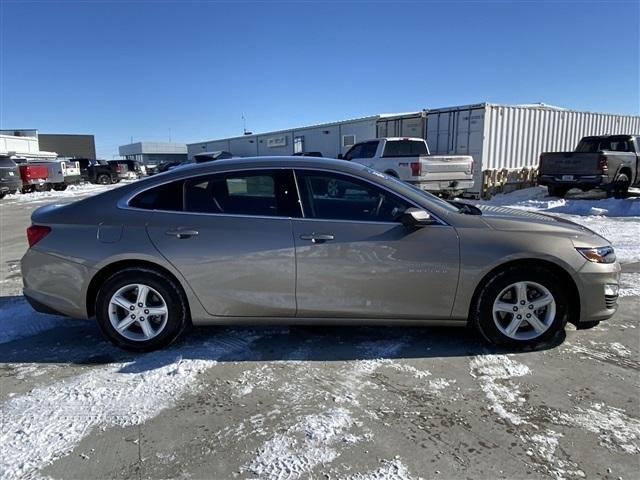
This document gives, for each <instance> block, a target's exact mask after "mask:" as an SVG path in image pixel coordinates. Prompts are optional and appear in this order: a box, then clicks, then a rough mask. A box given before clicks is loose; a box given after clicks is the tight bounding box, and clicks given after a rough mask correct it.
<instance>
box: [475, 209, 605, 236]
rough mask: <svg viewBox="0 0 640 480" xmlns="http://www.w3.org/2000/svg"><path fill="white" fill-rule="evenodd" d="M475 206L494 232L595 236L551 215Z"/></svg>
mask: <svg viewBox="0 0 640 480" xmlns="http://www.w3.org/2000/svg"><path fill="white" fill-rule="evenodd" d="M476 206H477V207H478V208H479V209H480V210H481V211H482V217H481V218H482V220H483V221H484V223H485V224H487V226H489V227H490V228H493V229H494V230H503V231H520V232H527V231H529V232H542V233H544V232H548V233H560V234H564V235H572V234H573V235H577V236H582V235H597V234H596V233H594V232H593V231H591V230H589V229H588V228H586V227H583V226H582V225H578V224H577V223H574V222H571V221H569V220H565V219H564V218H560V217H556V216H552V215H545V214H543V213H537V212H530V211H527V210H519V209H515V208H506V207H495V206H491V205H476Z"/></svg>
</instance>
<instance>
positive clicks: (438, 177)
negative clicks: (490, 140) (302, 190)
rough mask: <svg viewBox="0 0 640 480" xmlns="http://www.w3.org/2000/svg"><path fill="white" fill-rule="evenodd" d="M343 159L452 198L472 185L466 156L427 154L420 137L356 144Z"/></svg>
mask: <svg viewBox="0 0 640 480" xmlns="http://www.w3.org/2000/svg"><path fill="white" fill-rule="evenodd" d="M338 158H343V159H344V160H350V161H353V162H357V163H361V164H362V165H366V166H367V167H370V168H373V169H374V170H378V171H379V172H383V173H386V174H387V175H391V176H394V177H396V178H399V179H400V180H403V181H405V182H408V183H411V184H413V185H415V186H416V187H418V188H419V189H421V190H427V191H429V192H441V193H444V194H447V195H454V194H458V193H460V192H462V191H463V190H466V189H468V188H471V187H472V186H473V158H472V157H471V156H469V155H431V154H430V153H429V147H428V146H427V142H425V141H424V140H423V139H422V138H378V139H375V140H368V141H366V142H360V143H356V144H355V145H354V146H353V147H351V148H350V149H349V150H348V151H347V153H345V154H344V156H342V157H340V156H338Z"/></svg>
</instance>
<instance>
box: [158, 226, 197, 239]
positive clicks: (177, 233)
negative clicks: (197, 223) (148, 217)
mask: <svg viewBox="0 0 640 480" xmlns="http://www.w3.org/2000/svg"><path fill="white" fill-rule="evenodd" d="M165 234H166V235H169V236H172V237H177V238H179V239H184V238H191V237H195V236H197V235H198V231H197V230H191V229H187V228H176V229H173V230H167V231H166V232H165Z"/></svg>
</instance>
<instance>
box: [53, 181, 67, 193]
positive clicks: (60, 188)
mask: <svg viewBox="0 0 640 480" xmlns="http://www.w3.org/2000/svg"><path fill="white" fill-rule="evenodd" d="M67 187H68V185H67V184H66V183H56V184H55V185H54V186H53V189H54V190H55V191H56V192H62V191H64V190H66V189H67Z"/></svg>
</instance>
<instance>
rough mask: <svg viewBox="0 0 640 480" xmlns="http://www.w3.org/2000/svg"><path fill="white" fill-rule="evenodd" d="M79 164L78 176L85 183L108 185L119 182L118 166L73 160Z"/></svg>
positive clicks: (92, 160)
mask: <svg viewBox="0 0 640 480" xmlns="http://www.w3.org/2000/svg"><path fill="white" fill-rule="evenodd" d="M74 160H75V161H77V162H78V163H79V164H80V175H81V176H82V179H83V180H84V181H85V182H91V183H100V184H102V185H109V184H111V183H118V182H119V181H120V177H119V173H120V172H119V168H118V164H115V163H109V162H107V161H105V160H94V159H91V158H75V159H74Z"/></svg>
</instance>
